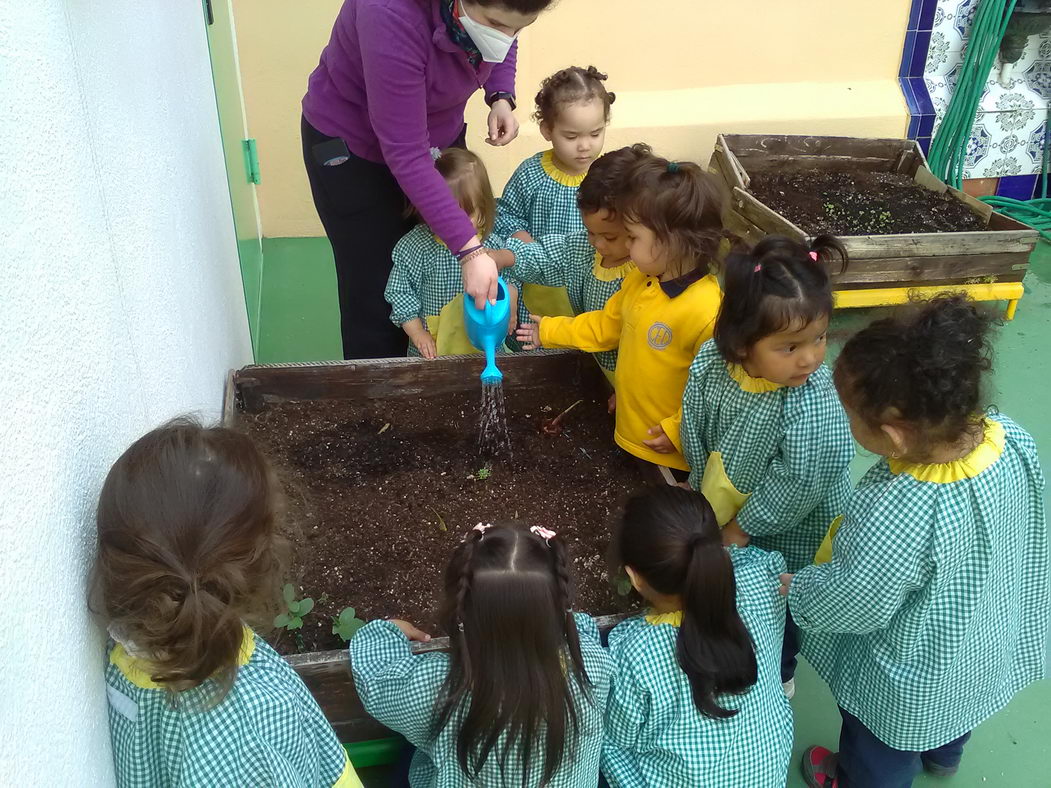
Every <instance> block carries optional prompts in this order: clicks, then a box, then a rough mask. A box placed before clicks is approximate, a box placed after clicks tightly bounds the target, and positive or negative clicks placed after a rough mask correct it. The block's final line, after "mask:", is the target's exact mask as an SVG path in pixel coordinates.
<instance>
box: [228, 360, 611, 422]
mask: <svg viewBox="0 0 1051 788" xmlns="http://www.w3.org/2000/svg"><path fill="white" fill-rule="evenodd" d="M484 365H485V362H484V359H483V357H482V356H481V355H477V356H446V357H442V358H437V359H433V360H426V359H421V358H396V359H373V360H365V361H338V362H329V363H320V364H273V365H260V366H248V367H244V368H243V369H241V370H239V371H238V372H236V373H235V375H234V382H235V385H236V387H237V392H238V394H239V395H240V397H241V400H242V402H243V404H244V408H245V410H247V411H249V412H253V413H254V412H258V411H259V410H261V409H262V408H263V407H265V405H266V404H267V403H270V402H282V401H285V400H315V399H323V398H324V399H330V398H331V399H340V398H345V397H362V398H369V399H376V398H387V397H410V396H411V397H415V396H420V395H424V394H426V395H438V394H448V393H459V392H464V391H474V390H478V388H479V385H480V384H479V379H478V376H479V374H481V371H482V367H483V366H484ZM499 365H500V369H501V371H502V372H503V373H504V381H505V384H506V385H507V386H508V387H514V388H537V387H540V386H544V385H548V384H550V383H555V382H567V383H571V384H573V385H582V384H583V383H584V382H585V381H588V382H589V383H588V384H589V385H590V384H591V383H592V382H594V381H597V380H598V379H599V378H601V377H602V375H601V373H600V372H599V371H598V367H597V366H596V365H595V363H594V362H593V361H591V360H590V359H589V358H588V356H587V354H583V353H578V352H576V351H560V350H547V351H537V352H534V353H514V354H508V355H504V356H501V357H500V360H499Z"/></svg>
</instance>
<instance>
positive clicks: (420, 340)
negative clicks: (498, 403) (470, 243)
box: [384, 148, 517, 358]
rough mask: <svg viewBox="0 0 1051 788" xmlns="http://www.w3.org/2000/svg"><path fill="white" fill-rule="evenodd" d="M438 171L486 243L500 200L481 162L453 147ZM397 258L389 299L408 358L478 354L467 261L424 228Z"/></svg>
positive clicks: (409, 236)
mask: <svg viewBox="0 0 1051 788" xmlns="http://www.w3.org/2000/svg"><path fill="white" fill-rule="evenodd" d="M435 167H436V168H437V169H438V172H440V173H441V174H442V177H443V178H445V182H446V183H447V184H448V185H449V189H450V190H451V191H452V193H453V195H454V196H455V197H456V201H457V202H458V203H459V204H460V207H461V208H463V209H464V211H465V212H466V213H467V215H468V216H470V217H471V219H472V221H473V222H474V226H475V229H477V230H478V237H479V238H482V239H486V238H487V237H488V236H489V234H490V232H491V231H492V229H493V220H494V219H493V217H494V215H495V211H496V202H495V200H494V199H493V190H492V186H490V184H489V175H488V173H487V172H486V170H485V165H484V164H482V160H481V159H479V158H478V156H477V155H475V154H474V153H471V152H470V151H468V150H464V149H463V148H449V149H448V150H446V151H444V152H442V153H441V154H440V155H439V156H438V159H437V160H436V162H435ZM483 243H485V241H483ZM482 251H485V250H484V248H483V249H482ZM393 258H394V266H393V267H392V268H391V272H390V278H389V279H388V280H387V289H386V291H385V292H384V298H386V299H387V302H388V303H389V304H390V306H391V313H390V319H391V321H392V322H394V323H395V324H397V325H399V326H401V327H402V330H404V331H405V333H406V334H408V336H409V342H410V344H409V353H408V355H410V356H423V357H424V358H435V357H436V356H447V355H455V354H459V353H476V352H478V351H477V350H476V349H475V348H474V346H473V345H471V343H470V340H468V338H467V331H466V329H465V327H464V324H463V282H462V274H461V266H462V265H463V263H464V260H462V259H461V260H458V259H457V257H456V255H454V254H453V253H452V252H451V251H449V248H448V247H447V246H446V245H445V244H443V243H442V242H441V241H440V240H438V237H437V236H436V235H435V234H434V233H433V232H432V231H431V229H430V228H429V227H428V226H427V225H425V224H418V225H416V227H414V228H413V229H412V230H410V231H409V232H408V233H406V234H405V236H404V237H403V238H402V239H401V240H400V241H398V243H397V245H396V246H395V247H394V253H393ZM465 259H466V258H465ZM513 314H517V312H514V313H513Z"/></svg>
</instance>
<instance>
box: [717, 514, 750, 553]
mask: <svg viewBox="0 0 1051 788" xmlns="http://www.w3.org/2000/svg"><path fill="white" fill-rule="evenodd" d="M751 541H752V537H750V536H749V535H748V534H746V533H745V532H744V530H743V529H742V528H741V526H740V524H738V522H737V518H736V517H735V518H734V519H732V520H731V521H730V522H728V523H727V524H726V525H724V526H723V544H724V545H726V546H729V545H732V544H735V545H737V546H738V547H748V543H749V542H751Z"/></svg>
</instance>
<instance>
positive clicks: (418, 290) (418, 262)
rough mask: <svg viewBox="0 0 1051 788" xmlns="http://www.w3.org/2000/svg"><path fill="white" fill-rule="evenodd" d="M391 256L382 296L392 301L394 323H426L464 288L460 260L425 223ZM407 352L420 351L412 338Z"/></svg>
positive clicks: (405, 239) (412, 230)
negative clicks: (388, 274) (392, 263)
mask: <svg viewBox="0 0 1051 788" xmlns="http://www.w3.org/2000/svg"><path fill="white" fill-rule="evenodd" d="M486 241H487V242H489V241H491V238H490V239H486ZM392 258H393V260H394V265H393V267H392V268H391V270H390V276H389V277H388V278H387V288H386V290H384V292H383V297H384V298H385V299H387V303H388V304H390V307H391V311H390V319H391V322H392V323H394V324H395V325H398V326H400V325H402V324H403V323H407V322H408V321H410V320H412V319H414V318H419V319H420V320H423V322H424V324H426V322H427V317H428V316H433V315H438V314H441V311H442V307H444V306H445V305H446V304H448V303H449V302H450V301H452V300H453V299H454V298H456V296H458V295H460V294H461V293H462V292H463V275H462V272H461V271H460V262H459V261H458V260H457V259H456V256H455V255H454V254H453V253H452V252H450V251H449V248H448V247H447V246H446V245H445V244H443V243H442V242H441V241H439V240H438V239H437V238H436V237H435V236H434V233H432V232H431V230H430V228H429V227H428V226H427V225H425V224H418V225H416V226H415V227H413V228H412V229H411V230H409V232H407V233H406V234H405V235H404V236H402V238H401V240H399V241H398V243H397V244H396V245H395V246H394V252H393V254H392ZM408 355H410V356H418V355H420V351H418V350H417V349H416V346H415V345H413V344H412V343H411V342H410V343H409V350H408Z"/></svg>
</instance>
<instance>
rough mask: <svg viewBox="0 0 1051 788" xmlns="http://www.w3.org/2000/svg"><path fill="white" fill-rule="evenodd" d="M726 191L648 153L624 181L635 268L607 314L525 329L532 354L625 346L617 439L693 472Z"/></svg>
mask: <svg viewBox="0 0 1051 788" xmlns="http://www.w3.org/2000/svg"><path fill="white" fill-rule="evenodd" d="M723 201H724V200H723V193H722V190H721V189H720V187H719V185H718V183H717V181H716V180H715V178H713V177H712V176H711V175H709V174H708V173H706V172H705V171H704V170H702V169H701V168H700V167H698V166H697V165H696V164H689V163H682V164H680V163H678V162H670V161H668V160H667V159H662V158H660V157H658V156H652V155H651V156H647V157H646V158H645V159H644V160H642V161H640V162H638V163H637V164H636V165H635V166H634V167H633V168H632V170H631V172H630V173H629V174H628V176H627V177H626V178H625V180H624V186H623V190H622V192H621V194H620V195H619V196H618V199H617V213H618V214H619V215H620V216H622V217H623V220H624V226H625V228H626V230H627V233H628V252H629V254H630V255H631V259H632V260H633V261H634V262H635V265H636V270H634V271H632V272H631V273H629V274H628V275H627V276H626V277H624V283H623V284H622V285H621V289H620V290H619V291H618V292H617V293H615V294H614V295H613V296H612V297H611V298H610V299H609V300H608V301H607V302H606V305H605V307H603V309H602V310H601V311H593V312H584V313H583V314H580V315H577V316H576V317H545V318H543V319H541V318H540V317H537V316H536V315H532V316H531V319H532V322H531V323H529V324H527V325H524V326H522V327H520V328H519V330H518V338H519V340H520V341H521V342H523V343H524V345H525V347H526V349H527V350H528V349H532V348H535V347H541V346H543V347H573V348H578V349H580V350H586V351H588V352H591V353H597V352H600V351H603V350H613V349H614V348H619V357H618V359H617V370H616V373H615V378H614V379H615V383H616V389H617V411H616V413H617V419H616V432H615V434H614V438H615V440H616V441H617V444H618V445H619V446H621V448H623V449H625V450H626V451H628V452H629V453H631V454H634V455H635V456H636V457H639V458H641V459H643V460H647V461H649V462H652V463H655V464H657V465H659V466H667V467H669V468H672V469H676V470H678V471H687V470H689V466H688V465H687V464H686V460H685V459H684V458H683V456H682V454H681V453H680V452H679V450H678V449H677V448H676V446H675V444H674V443H673V442H672V440H671V438H670V437H669V436H678V434H679V420H680V418H681V406H682V392H683V387H684V386H685V385H686V374H687V371H688V370H689V368H690V362H691V361H693V357H694V356H695V355H696V354H697V350H698V349H699V348H700V346H701V344H702V343H703V342H705V341H706V340H708V339H709V338H710V337H711V335H712V328H713V326H714V323H715V317H716V314H717V313H718V311H719V302H720V300H721V299H722V293H721V291H720V290H719V283H718V281H717V280H716V278H715V276H714V275H713V274H712V273H710V271H711V270H712V269H713V268H714V267H715V266H716V257H717V254H718V251H719V243H720V241H721V240H722V239H723V238H724V237H725V236H726V235H727V234H726V231H725V230H724V229H723V225H722V218H721V216H722V207H723Z"/></svg>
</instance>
